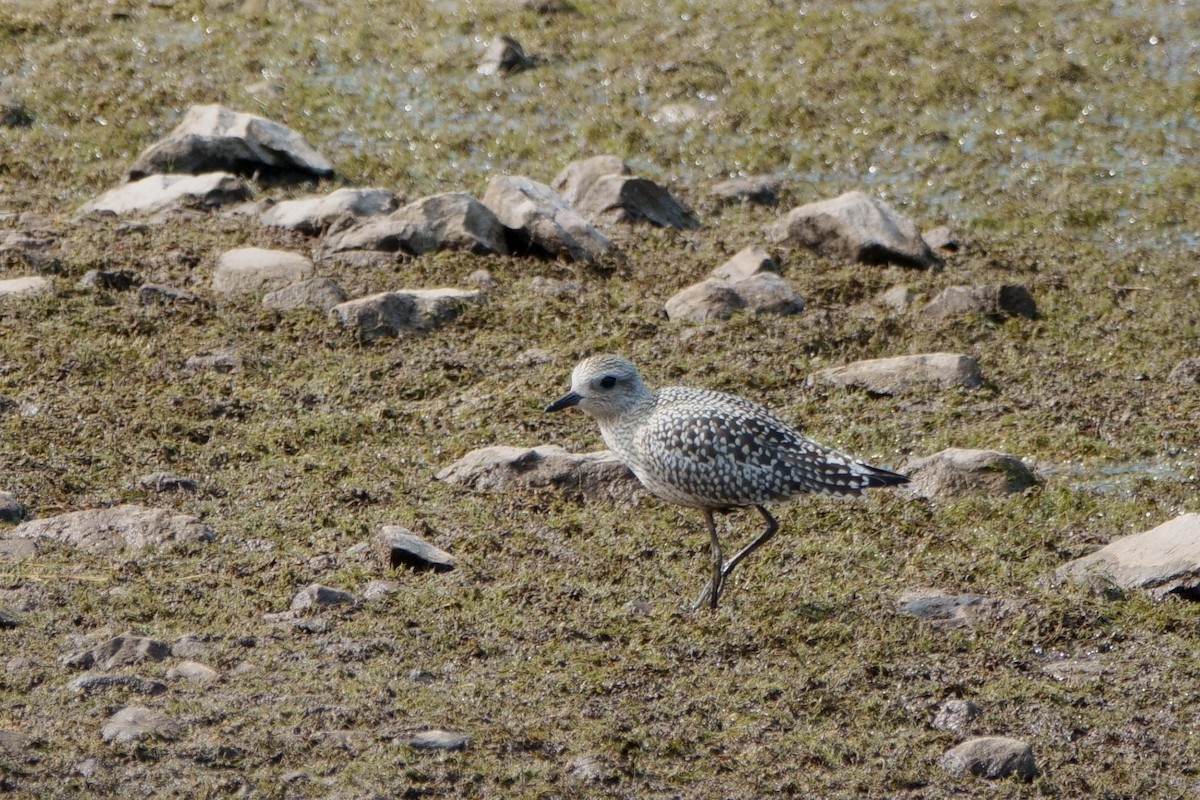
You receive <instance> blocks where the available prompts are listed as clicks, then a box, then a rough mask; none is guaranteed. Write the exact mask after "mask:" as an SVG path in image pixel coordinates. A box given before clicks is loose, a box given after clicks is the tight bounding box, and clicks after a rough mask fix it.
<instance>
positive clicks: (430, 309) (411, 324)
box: [329, 289, 486, 341]
mask: <svg viewBox="0 0 1200 800" xmlns="http://www.w3.org/2000/svg"><path fill="white" fill-rule="evenodd" d="M485 298H486V295H484V293H483V292H481V291H479V290H477V289H475V290H471V289H408V290H404V291H400V292H380V293H379V294H373V295H370V296H368V297H360V298H358V299H356V300H348V301H346V302H345V303H339V304H338V305H336V306H334V307H333V308H332V309H330V312H329V313H330V315H331V316H332V317H333V318H334V319H336V320H337V321H338V323H339V324H341V325H342V326H343V327H346V328H352V329H353V330H354V331H355V333H356V334H357V336H358V337H359V339H361V340H363V341H371V340H373V339H380V338H384V337H391V336H406V335H415V334H422V333H427V332H428V331H431V330H433V329H434V328H437V327H440V326H441V325H445V324H446V323H448V322H450V321H452V320H453V319H454V318H455V317H457V316H458V314H459V313H460V312H461V310H462V308H463V307H464V306H465V305H467V304H469V303H482V302H483V301H484V300H485Z"/></svg>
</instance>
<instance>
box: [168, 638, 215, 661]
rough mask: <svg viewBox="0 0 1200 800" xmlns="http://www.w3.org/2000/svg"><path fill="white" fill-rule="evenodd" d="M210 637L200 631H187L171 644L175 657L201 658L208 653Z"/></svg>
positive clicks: (172, 653)
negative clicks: (199, 632)
mask: <svg viewBox="0 0 1200 800" xmlns="http://www.w3.org/2000/svg"><path fill="white" fill-rule="evenodd" d="M208 649H209V648H208V637H206V636H204V635H202V634H198V633H186V634H184V635H183V636H180V637H179V638H178V639H176V640H175V642H174V643H173V644H172V645H171V655H173V656H174V657H175V658H193V659H194V658H201V657H203V656H204V655H206V654H207V653H208Z"/></svg>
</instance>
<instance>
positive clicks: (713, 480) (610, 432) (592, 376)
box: [546, 355, 908, 609]
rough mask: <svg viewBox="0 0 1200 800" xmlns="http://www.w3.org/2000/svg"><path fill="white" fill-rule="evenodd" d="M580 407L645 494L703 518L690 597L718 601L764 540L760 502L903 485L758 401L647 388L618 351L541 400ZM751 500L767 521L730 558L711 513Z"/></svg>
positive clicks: (556, 407) (590, 361)
mask: <svg viewBox="0 0 1200 800" xmlns="http://www.w3.org/2000/svg"><path fill="white" fill-rule="evenodd" d="M572 406H578V407H579V409H580V410H581V411H583V412H584V413H585V414H587V415H588V416H589V417H591V418H592V419H594V420H595V421H596V422H597V423H598V424H599V425H600V435H601V436H603V437H604V443H605V444H607V445H608V447H609V449H610V450H612V451H613V452H614V453H615V454H616V455H617V457H618V458H620V459H621V460H622V461H623V462H625V465H626V466H628V467H629V469H630V470H631V471H632V472H633V474H634V475H636V476H637V478H638V480H639V481H641V482H642V485H643V486H645V487H646V488H647V489H648V490H649V491H650V493H651V494H654V495H656V496H658V497H660V498H662V499H663V500H666V501H668V502H671V503H676V504H678V505H681V506H686V507H688V508H698V509H700V511H701V513H703V514H704V521H705V523H706V524H707V525H708V536H709V541H710V546H711V557H712V566H711V570H712V574H711V577H710V578H709V579H708V583H707V585H706V586H705V587H704V590H703V591H702V592H701V593H700V597H699V598H698V599H697V600H696V604H695V607H696V608H699V607H700V606H702V605H704V604H705V603H706V602H707V604H708V605H709V606H711V607H712V608H714V609H715V608H716V607H717V603H718V601H719V600H720V597H721V592H722V590H723V589H724V588H725V583H726V581H727V580H728V578H729V575H730V573H732V572H733V570H734V568H736V567H737V565H738V564H739V563H741V561H742V560H743V559H744V558H746V556H748V555H750V554H751V553H752V552H754V551H755V550H756V549H758V547H760V546H761V545H762V544H764V543H765V542H767V541H768V540H769V539H770V538H771V537H772V536H774V535H775V533H776V531H778V530H779V523H778V522H777V521H776V520H775V517H773V516H771V512H769V511H767V509H766V505H765V504H766V503H773V502H779V501H782V500H787V499H790V498H792V497H795V496H797V495H801V494H807V493H812V492H816V493H820V494H829V495H860V494H862V493H863V491H864V490H866V489H870V488H874V487H880V486H896V485H899V484H903V483H908V477H907V476H906V475H901V474H900V473H898V472H890V471H888V470H886V469H881V468H879V467H873V466H871V465H869V464H865V463H863V462H862V461H859V460H857V459H855V458H852V457H851V456H848V455H845V454H843V453H839V452H837V451H836V450H833V449H830V448H828V447H825V446H824V445H821V444H818V443H816V442H814V441H813V440H812V439H809V438H808V437H807V436H805V435H804V434H802V433H800V432H799V431H797V430H796V429H795V428H793V427H792V426H791V425H789V424H788V423H786V422H784V421H783V420H782V419H780V418H779V417H777V416H775V415H774V414H772V413H771V412H770V411H768V410H766V409H765V408H763V407H762V406H760V405H758V404H757V403H754V402H751V401H750V400H746V399H745V398H742V397H737V396H736V395H731V394H725V393H724V392H714V391H709V390H706V389H692V388H687V387H683V386H671V387H668V388H665V389H660V390H658V391H657V392H654V391H651V390H650V389H648V388H647V387H646V384H645V383H643V382H642V377H641V375H639V374H638V371H637V368H636V367H634V365H633V364H632V363H630V362H629V361H627V360H626V359H624V358H621V357H620V356H615V355H598V356H592V357H591V358H586V359H584V360H583V361H581V362H579V364H578V365H577V366H576V367H575V369H574V371H572V373H571V390H570V391H569V392H567V393H566V394H564V395H563V396H562V397H560V398H558V399H557V400H555V401H554V402H553V403H551V404H550V405H548V406H546V411H547V412H550V411H560V410H562V409H564V408H570V407H572ZM748 506H753V507H754V509H755V510H757V511H758V513H759V514H762V516H763V519H764V520H766V523H767V527H766V529H765V530H763V532H762V533H760V534H759V535H758V536H757V537H756V538H755V539H754V540H753V541H751V542H750V543H749V544H748V545H746V546H745V547H743V548H742V549H741V550H739V551H738V552H737V553H735V554H734V556H733V557H732V558H730V559H729V560H728V561H726V560H725V557H724V550H723V549H722V547H721V540H720V538H719V537H718V536H717V526H716V522H715V521H714V520H713V512H716V511H730V510H733V509H735V508H745V507H748Z"/></svg>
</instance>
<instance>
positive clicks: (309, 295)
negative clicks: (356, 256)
mask: <svg viewBox="0 0 1200 800" xmlns="http://www.w3.org/2000/svg"><path fill="white" fill-rule="evenodd" d="M346 300H347V297H346V293H345V292H343V291H342V287H340V286H338V285H337V283H336V282H335V281H334V280H332V279H331V278H311V279H309V280H306V281H300V282H299V283H293V284H292V285H291V286H285V287H284V288H282V289H279V290H277V291H274V292H268V293H267V294H265V295H263V305H264V306H265V307H267V308H273V309H276V310H277V311H288V310H291V309H293V308H316V309H319V310H321V311H324V312H325V313H329V311H331V310H332V309H333V307H334V306H336V305H339V304H341V303H344V302H346Z"/></svg>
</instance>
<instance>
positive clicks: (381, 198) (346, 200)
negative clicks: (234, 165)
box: [259, 188, 400, 234]
mask: <svg viewBox="0 0 1200 800" xmlns="http://www.w3.org/2000/svg"><path fill="white" fill-rule="evenodd" d="M399 205H400V203H399V201H398V200H397V198H396V194H395V193H394V192H392V191H391V190H389V189H349V188H343V189H337V190H336V191H333V192H330V193H329V194H327V195H324V196H318V197H305V198H301V199H298V200H283V201H281V202H279V203H276V204H275V205H273V206H271V207H270V208H268V209H266V210H265V211H263V212H262V214H261V215H260V217H259V219H261V220H262V223H263V224H264V225H269V226H271V227H275V228H286V229H288V230H292V231H300V232H302V233H308V234H318V233H320V232H321V231H323V230H325V229H326V228H328V227H329V226H330V225H332V224H333V223H334V222H336V221H337V220H339V219H341V218H342V217H345V216H347V215H348V216H350V217H353V218H354V219H356V220H361V219H364V218H367V217H379V216H383V215H385V214H390V213H392V212H393V211H395V210H396V209H397V208H398V207H399Z"/></svg>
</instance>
